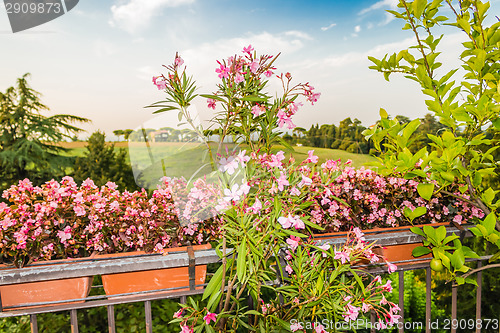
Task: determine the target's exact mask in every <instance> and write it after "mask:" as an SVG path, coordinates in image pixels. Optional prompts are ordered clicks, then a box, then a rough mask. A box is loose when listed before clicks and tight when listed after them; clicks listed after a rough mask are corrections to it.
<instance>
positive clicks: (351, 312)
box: [343, 303, 359, 321]
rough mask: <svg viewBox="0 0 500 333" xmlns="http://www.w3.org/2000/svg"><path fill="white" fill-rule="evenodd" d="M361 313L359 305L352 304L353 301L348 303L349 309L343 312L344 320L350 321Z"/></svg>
mask: <svg viewBox="0 0 500 333" xmlns="http://www.w3.org/2000/svg"><path fill="white" fill-rule="evenodd" d="M358 315H359V307H357V306H354V305H352V304H351V303H348V304H347V310H346V312H345V313H344V314H343V316H344V320H345V321H349V320H356V319H357V318H358Z"/></svg>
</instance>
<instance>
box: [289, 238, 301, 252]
mask: <svg viewBox="0 0 500 333" xmlns="http://www.w3.org/2000/svg"><path fill="white" fill-rule="evenodd" d="M299 242H300V237H297V236H293V235H292V236H290V238H288V239H287V240H286V243H287V244H288V247H289V248H290V249H292V251H295V250H296V249H297V247H298V246H299Z"/></svg>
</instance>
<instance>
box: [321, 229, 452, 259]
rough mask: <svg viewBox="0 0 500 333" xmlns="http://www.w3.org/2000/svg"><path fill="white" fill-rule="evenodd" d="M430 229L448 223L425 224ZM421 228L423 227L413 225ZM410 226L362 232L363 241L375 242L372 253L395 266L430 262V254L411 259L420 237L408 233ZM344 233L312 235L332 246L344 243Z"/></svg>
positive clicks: (419, 242)
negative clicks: (363, 235)
mask: <svg viewBox="0 0 500 333" xmlns="http://www.w3.org/2000/svg"><path fill="white" fill-rule="evenodd" d="M427 225H430V226H432V227H439V226H442V225H444V226H448V225H449V223H448V222H442V223H432V224H427ZM415 226H416V227H419V228H422V227H423V226H424V225H415ZM411 227H412V226H403V227H394V228H375V229H370V230H363V233H364V234H365V239H366V241H367V242H368V243H373V242H375V247H374V252H375V253H376V254H378V255H381V256H383V257H385V259H386V260H387V261H389V262H391V263H395V264H396V265H408V264H412V263H414V262H415V261H418V262H426V261H430V259H431V258H432V254H427V255H425V256H421V257H418V258H415V257H413V255H412V251H413V249H414V248H416V247H417V246H422V245H423V243H422V241H421V240H420V239H421V238H420V236H418V235H416V234H413V233H412V232H411V231H410V228H411ZM346 234H347V233H346V232H345V231H344V232H334V233H327V234H318V235H314V238H315V239H317V240H318V241H326V242H329V243H333V244H341V243H343V242H345V238H346Z"/></svg>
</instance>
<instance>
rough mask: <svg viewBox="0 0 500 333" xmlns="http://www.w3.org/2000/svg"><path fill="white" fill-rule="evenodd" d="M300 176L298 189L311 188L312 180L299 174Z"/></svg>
mask: <svg viewBox="0 0 500 333" xmlns="http://www.w3.org/2000/svg"><path fill="white" fill-rule="evenodd" d="M301 176H302V180H301V181H300V183H299V187H302V186H311V184H312V179H311V178H309V177H306V176H304V175H303V174H301Z"/></svg>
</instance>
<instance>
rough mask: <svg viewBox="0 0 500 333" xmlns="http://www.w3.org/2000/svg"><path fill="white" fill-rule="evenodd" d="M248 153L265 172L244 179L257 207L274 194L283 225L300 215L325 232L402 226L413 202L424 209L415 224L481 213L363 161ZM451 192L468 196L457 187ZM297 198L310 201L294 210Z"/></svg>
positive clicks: (268, 205) (269, 204) (263, 206)
mask: <svg viewBox="0 0 500 333" xmlns="http://www.w3.org/2000/svg"><path fill="white" fill-rule="evenodd" d="M252 156H253V159H254V160H255V162H256V167H257V168H258V169H261V170H262V172H261V173H256V174H261V175H262V174H264V175H266V176H265V177H262V176H259V177H254V178H251V179H249V184H250V186H254V187H256V188H257V193H256V195H255V196H256V197H257V198H259V199H260V202H262V203H261V204H260V205H261V207H260V209H262V210H264V211H269V210H271V209H273V204H272V202H273V200H272V198H273V197H274V196H276V195H279V196H280V197H281V199H282V201H281V202H282V205H283V214H282V216H283V217H282V219H281V220H280V223H281V224H282V226H283V227H284V228H287V227H289V226H295V223H294V221H297V219H299V218H310V219H311V221H312V222H314V223H316V224H317V225H319V226H321V227H323V228H324V229H325V231H324V232H334V231H347V230H350V229H351V228H352V227H353V226H356V227H359V228H361V229H371V228H374V227H396V226H403V225H409V224H410V221H409V220H408V219H407V218H406V217H405V215H404V211H405V208H408V209H409V210H414V209H415V208H416V207H425V208H426V209H427V213H426V214H425V215H423V216H421V217H419V218H417V219H415V220H414V221H413V223H416V224H422V223H438V222H451V221H454V222H457V223H464V222H466V221H467V220H472V219H477V218H483V217H484V213H483V212H482V211H481V210H480V209H478V208H476V207H474V206H471V205H470V204H468V203H467V202H466V201H464V200H460V199H458V198H450V197H449V196H443V195H441V194H437V195H435V196H434V197H433V198H432V199H431V200H430V201H427V200H425V199H422V198H421V197H420V196H419V194H418V192H417V186H418V184H419V183H418V182H416V181H414V180H407V179H405V178H397V177H384V176H382V175H380V174H378V173H377V172H375V171H373V170H371V169H365V168H363V167H362V168H360V169H355V168H354V167H352V166H351V163H350V161H348V162H346V163H343V164H342V163H341V162H340V160H338V161H334V160H327V161H326V162H325V163H322V164H321V166H320V165H318V164H317V163H318V157H317V156H315V155H314V151H312V150H311V151H309V153H308V157H307V158H306V159H305V160H304V161H303V162H302V163H300V164H299V165H296V163H294V162H295V160H294V159H293V158H292V157H290V158H289V159H288V160H286V158H285V155H284V153H283V152H278V153H276V154H272V155H267V154H263V155H256V154H253V155H252ZM426 181H428V180H426ZM457 188H458V186H457ZM456 195H457V197H460V196H462V197H463V198H464V199H465V200H467V199H468V198H467V196H465V195H461V194H460V193H459V192H458V191H457V193H456ZM265 198H268V199H267V200H265ZM297 201H300V202H307V203H309V205H308V207H307V208H306V209H304V208H301V209H300V210H297ZM248 205H251V202H249V203H248ZM287 216H288V217H287ZM292 217H293V218H292ZM296 229H299V228H297V227H296Z"/></svg>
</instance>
